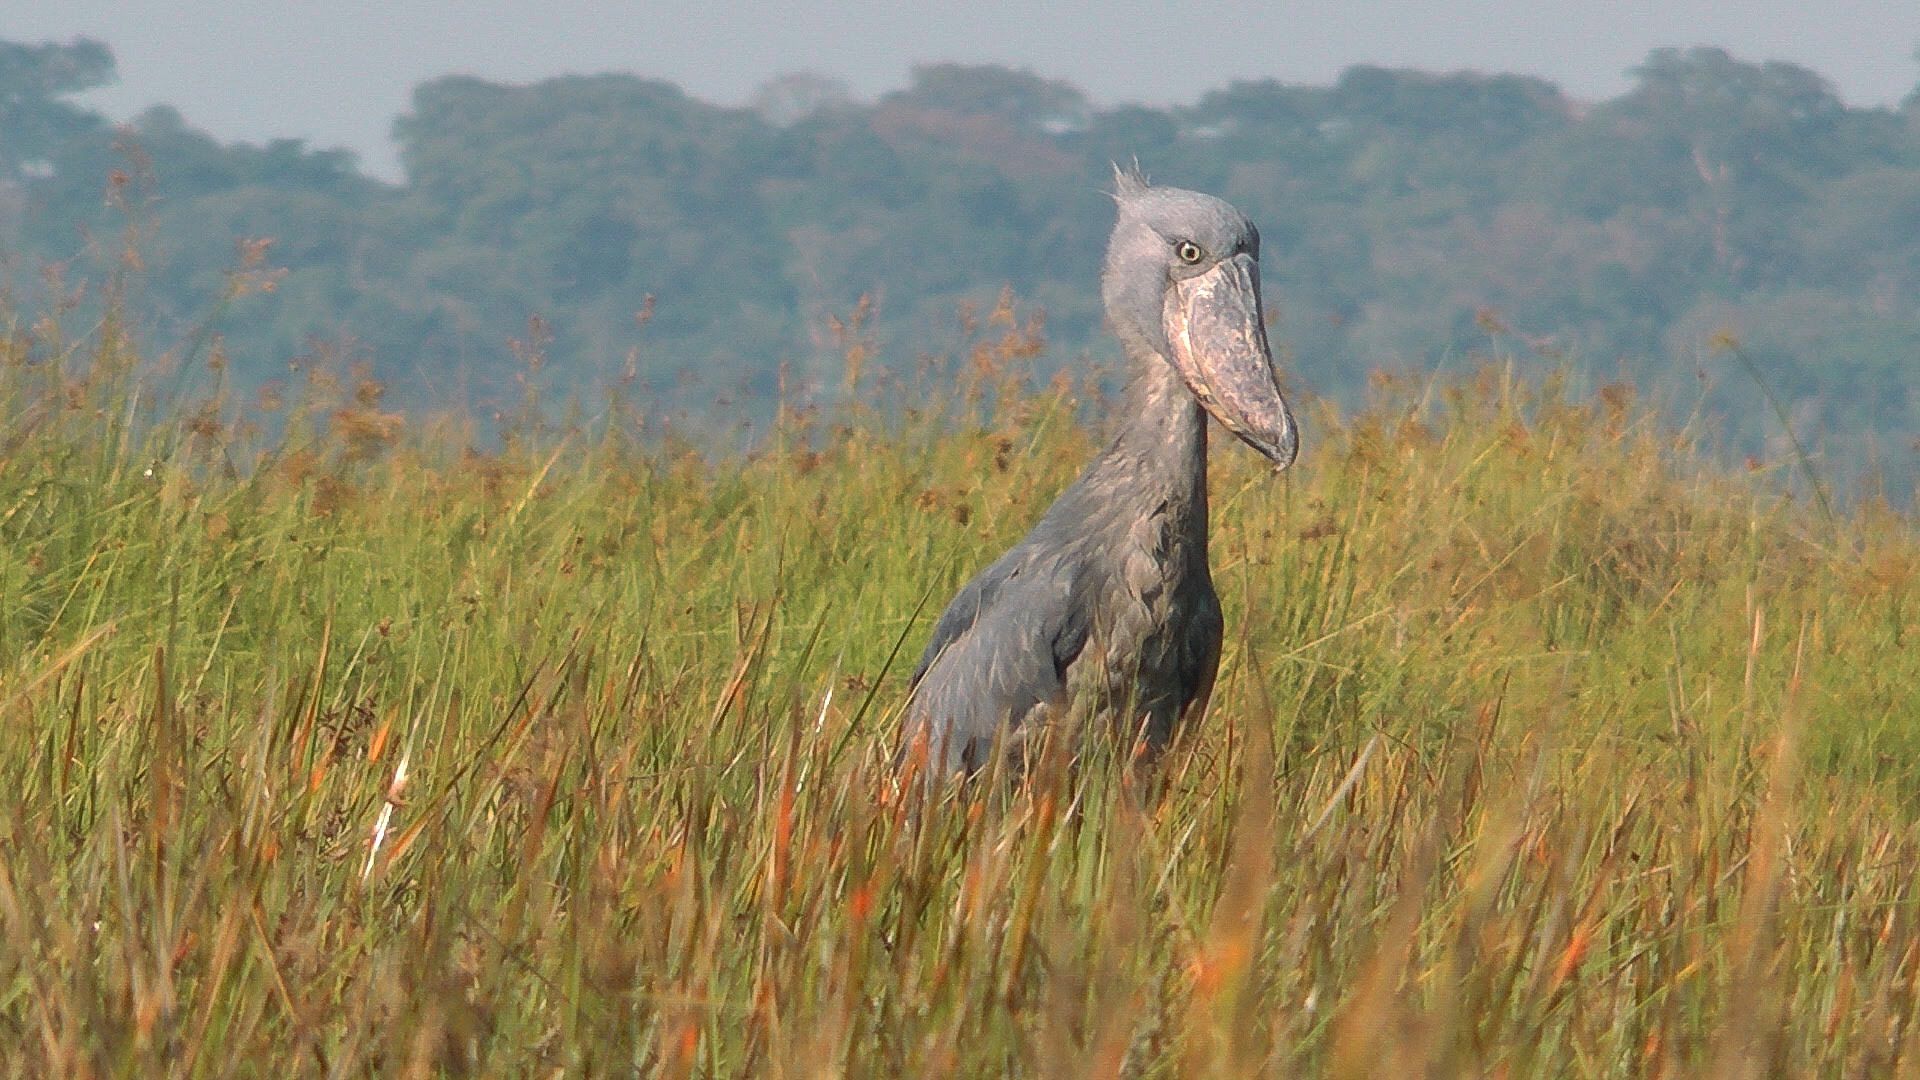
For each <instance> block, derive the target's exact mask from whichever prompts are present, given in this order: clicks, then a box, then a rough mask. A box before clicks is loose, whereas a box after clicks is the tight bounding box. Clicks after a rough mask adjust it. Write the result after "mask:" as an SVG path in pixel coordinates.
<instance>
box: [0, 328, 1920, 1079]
mask: <svg viewBox="0 0 1920 1080" xmlns="http://www.w3.org/2000/svg"><path fill="white" fill-rule="evenodd" d="M1001 314H1002V315H1004V314H1005V313H1001ZM980 333H981V336H980V338H979V339H978V341H977V344H976V347H975V348H974V350H973V353H972V355H971V356H970V358H968V360H967V361H966V362H965V363H964V364H962V365H961V368H962V372H963V374H962V375H961V376H959V377H956V378H955V379H953V380H951V381H945V382H943V381H940V380H937V379H931V378H929V379H923V380H922V381H921V382H920V383H919V384H918V385H917V386H916V387H914V388H912V390H911V393H909V391H908V390H907V389H902V388H898V387H894V388H888V387H884V386H883V387H878V388H874V387H872V386H871V383H872V380H871V379H869V380H868V383H869V386H868V388H867V389H864V390H862V389H860V388H858V387H856V388H854V389H855V390H856V393H855V395H854V396H855V400H856V401H863V402H868V403H869V404H865V405H862V404H855V405H850V406H847V407H844V408H841V409H838V410H835V411H830V412H824V413H820V412H815V413H803V412H793V411H790V412H787V413H785V414H783V416H782V418H781V420H780V422H779V424H778V427H777V428H776V430H775V431H774V432H773V433H772V434H771V435H770V436H769V438H768V439H767V440H766V441H765V443H764V444H763V445H762V448H761V449H760V450H759V451H758V452H756V453H753V454H751V455H741V456H737V457H733V458H728V459H725V460H709V459H707V458H704V457H702V456H701V455H699V454H696V453H694V452H692V451H691V450H689V449H687V448H685V447H681V446H679V445H677V444H676V443H675V442H674V441H673V440H672V439H671V438H665V439H661V438H655V437H653V436H650V435H647V433H646V432H643V431H638V430H636V429H637V427H638V425H637V424H636V423H635V422H634V421H632V420H631V418H630V417H629V415H628V414H627V413H626V412H625V411H623V410H622V409H620V408H609V409H608V410H607V411H606V412H605V413H604V414H603V415H601V416H599V417H598V418H597V419H595V420H593V421H592V422H582V423H580V424H578V425H576V426H573V427H570V428H565V429H559V430H542V429H540V428H539V426H538V425H537V424H534V423H531V422H528V421H527V420H526V418H525V417H521V418H520V420H519V421H518V422H511V423H510V424H509V426H508V429H507V435H506V438H505V440H504V448H503V449H499V450H497V451H488V452H479V451H475V450H472V449H470V446H471V444H473V442H474V436H473V434H472V432H471V430H470V425H463V424H461V423H457V422H453V421H444V420H443V421H427V420H419V419H411V420H405V419H403V418H400V417H398V416H394V415H391V414H389V413H387V412H384V411H383V410H382V406H381V403H380V396H379V391H378V388H377V387H375V386H373V385H371V384H367V383H362V382H359V381H357V380H356V379H355V378H353V377H352V376H351V375H344V376H343V375H339V374H337V373H328V372H325V371H321V372H312V373H307V374H306V375H305V376H304V380H305V385H303V386H301V387H297V388H296V389H295V390H294V391H292V392H289V393H288V394H287V395H286V396H287V398H288V400H287V401H286V402H284V403H280V402H269V403H268V404H269V406H270V407H271V408H273V409H276V410H277V411H276V412H274V413H273V414H272V416H271V420H272V423H273V425H274V426H275V428H276V429H278V430H280V431H281V432H283V433H282V434H279V435H276V436H274V437H272V438H267V437H264V436H261V435H260V434H258V433H257V432H253V431H251V430H250V426H251V425H252V424H253V423H254V422H255V421H257V420H258V419H259V417H258V416H257V415H256V413H257V410H256V409H255V408H253V407H251V406H250V407H248V408H244V409H243V408H239V407H237V406H235V405H233V404H232V403H229V402H224V401H222V400H218V399H216V400H215V401H213V402H210V403H208V404H207V405H206V406H205V407H183V408H180V409H176V410H163V411H162V412H161V413H159V414H157V415H156V414H154V413H152V412H151V411H149V410H146V409H145V408H143V406H142V398H141V391H140V390H139V389H138V387H139V383H138V382H137V381H136V380H135V379H134V378H133V376H132V375H131V374H130V372H131V371H132V370H133V368H134V367H135V366H136V362H135V359H134V356H133V352H134V350H133V348H132V346H131V345H130V344H129V342H128V340H127V338H126V336H125V335H124V334H123V332H122V331H121V330H120V329H119V328H118V327H116V326H115V325H114V324H113V323H112V322H111V321H110V320H109V322H108V323H106V324H105V325H104V326H103V327H102V328H101V329H99V330H98V331H96V332H95V333H93V334H91V335H87V336H85V337H84V338H83V339H80V340H77V341H67V342H64V343H63V342H62V341H61V340H60V339H58V338H57V336H55V335H53V334H51V333H48V332H46V331H45V330H44V328H43V329H42V330H40V331H27V330H21V331H20V332H17V333H15V334H13V335H11V336H10V338H8V339H7V343H6V344H5V345H4V346H0V349H3V350H4V351H3V352H0V417H4V427H0V727H3V730H4V733H5V736H4V741H0V785H4V791H5V795H4V796H3V797H0V851H3V854H0V1047H4V1048H5V1049H3V1050H0V1058H3V1059H4V1064H5V1067H6V1071H7V1072H8V1073H10V1074H12V1075H36V1076H50V1075H62V1076H118V1075H153V1074H171V1075H182V1076H226V1075H261V1074H269V1073H278V1074H282V1075H331V1076H356V1075H368V1076H373V1075H377V1076H434V1075H463V1074H476V1075H553V1074H571V1075H601V1074H622V1073H629V1072H633V1071H640V1072H645V1073H648V1074H654V1075H663V1076H671V1077H679V1076H734V1075H767V1076H801V1075H806V1076H814V1075H900V1076H907V1075H962V1076H1000V1075H1034V1076H1088V1077H1103V1076H1175V1075H1180V1076H1233V1077H1239V1076H1249V1075H1261V1074H1264V1075H1276V1076H1301V1075H1330V1076H1350V1077H1371V1076H1416V1075H1422V1074H1426V1075H1435V1076H1455V1075H1468V1074H1487V1075H1498V1076H1511V1077H1525V1076H1569V1075H1578V1076H1669V1077H1692V1076H1708V1075H1711V1076H1716V1077H1738V1076H1760V1075H1819V1076H1886V1075H1920V891H1917V890H1920V886H1916V884H1915V873H1914V868H1915V866H1916V860H1917V859H1920V821H1916V811H1917V810H1920V764H1916V763H1920V648H1916V647H1915V641H1914V640H1913V639H1914V638H1915V637H1916V635H1920V626H1916V624H1915V619H1916V615H1917V614H1920V532H1917V531H1916V529H1915V528H1914V525H1913V522H1912V521H1911V520H1910V519H1907V518H1903V517H1901V516H1899V515H1897V514H1895V513H1893V512H1891V511H1888V510H1887V509H1885V508H1884V507H1881V506H1877V505H1861V506H1858V507H1855V508H1853V509H1851V510H1844V511H1843V512H1841V513H1840V514H1839V516H1837V517H1835V518H1832V519H1829V518H1827V517H1825V516H1823V515H1820V514H1816V513H1813V512H1810V511H1809V510H1808V509H1807V508H1805V507H1803V506H1800V505H1796V504H1794V503H1793V502H1791V501H1789V500H1787V499H1785V498H1783V497H1781V496H1780V495H1778V494H1777V491H1778V490H1779V488H1780V487H1781V485H1780V484H1779V483H1778V482H1777V479H1776V478H1775V477H1773V476H1772V475H1770V474H1767V473H1764V472H1763V473H1759V474H1737V475H1736V474H1732V473H1727V472H1724V471H1719V470H1716V469H1715V468H1713V467H1711V466H1709V465H1707V464H1705V463H1703V462H1702V461H1701V460H1700V459H1699V457H1698V456H1697V455H1696V454H1695V453H1694V451H1693V450H1692V449H1691V447H1690V444H1689V442H1688V440H1687V439H1685V438H1684V437H1676V436H1674V435H1673V434H1672V433H1671V432H1668V431H1665V430H1663V429H1662V428H1660V427H1659V426H1658V425H1657V424H1655V423H1654V422H1653V421H1652V420H1651V419H1650V418H1649V416H1648V415H1647V414H1646V412H1645V411H1644V410H1642V409H1640V408H1639V407H1638V406H1636V404H1635V403H1634V402H1633V400H1632V397H1631V395H1630V394H1629V393H1628V392H1626V391H1625V390H1623V389H1621V388H1617V387H1615V388H1608V389H1607V390H1605V391H1602V392H1601V393H1599V394H1597V395H1594V396H1593V397H1591V398H1584V397H1583V398H1576V397H1572V396H1570V395H1568V394H1566V393H1564V392H1562V391H1560V390H1558V389H1556V388H1555V386H1554V384H1553V383H1552V381H1551V380H1547V381H1544V382H1543V381H1540V380H1521V379H1518V378H1516V377H1514V375H1513V374H1512V370H1513V367H1512V364H1511V363H1509V364H1505V365H1503V364H1499V363H1493V364H1489V365H1488V366H1486V367H1484V368H1482V369H1481V370H1480V371H1479V372H1478V373H1477V374H1475V375H1472V376H1469V377H1465V378H1462V379H1459V380H1456V381H1453V382H1448V383H1444V384H1441V385H1438V386H1431V387H1430V386H1424V385H1416V384H1410V383H1406V382H1402V381H1396V380H1393V379H1389V378H1383V379H1381V380H1380V386H1379V388H1378V399H1377V401H1376V402H1375V403H1374V404H1373V405H1372V406H1370V407H1368V408H1366V409H1364V410H1361V411H1358V412H1356V413H1352V414H1346V415H1343V414H1340V413H1337V412H1335V411H1334V410H1331V409H1328V408H1321V409H1319V410H1318V412H1317V414H1316V415H1314V416H1313V417H1311V421H1312V422H1311V423H1310V426H1309V427H1308V429H1307V433H1308V436H1309V441H1308V442H1307V444H1306V446H1305V450H1304V453H1303V455H1302V460H1301V463H1300V465H1299V466H1298V467H1297V468H1296V469H1295V470H1294V471H1293V472H1291V473H1290V474H1288V475H1287V476H1286V477H1285V478H1282V479H1278V480H1276V479H1273V478H1270V477H1269V476H1267V475H1266V474H1265V472H1264V471H1263V470H1261V469H1260V468H1259V467H1258V465H1257V462H1256V460H1255V458H1254V456H1253V455H1251V454H1249V453H1246V452H1243V451H1242V450H1241V449H1240V448H1238V447H1237V446H1235V445H1232V444H1231V443H1228V442H1226V441H1224V440H1222V441H1220V442H1219V443H1218V444H1217V445H1218V447H1219V452H1218V453H1217V454H1216V455H1215V458H1216V460H1215V464H1214V476H1213V489H1214V516H1215V540H1214V549H1213V561H1214V565H1215V574H1216V579H1217V581H1218V583H1219V586H1220V589H1221V592H1222V594H1223V599H1224V603H1225V605H1226V608H1227V624H1228V627H1229V631H1228V642H1227V646H1226V650H1225V657H1224V661H1223V667H1222V675H1221V682H1220V686H1219V688H1218V691H1217V693H1216V696H1215V699H1214V703H1213V709H1212V712H1211V714H1210V716H1209V717H1208V718H1207V720H1206V722H1205V724H1204V726H1203V727H1202V728H1201V729H1200V730H1199V731H1197V732H1196V733H1194V737H1193V738H1192V739H1191V740H1190V741H1189V742H1188V743H1187V744H1186V746H1185V747H1184V748H1183V749H1182V750H1181V751H1180V752H1179V753H1177V754H1175V755H1174V756H1173V757H1172V759H1171V760H1169V761H1168V762H1166V764H1165V766H1164V769H1163V770H1162V771H1161V772H1160V773H1159V774H1158V776H1157V777H1155V778H1151V779H1152V782H1140V781H1139V780H1138V779H1137V778H1135V777H1132V776H1130V775H1129V774H1127V773H1126V771H1125V770H1123V769H1116V768H1115V767H1114V766H1113V765H1112V763H1111V762H1109V761H1107V760H1106V759H1105V758H1104V757H1103V756H1102V755H1099V754H1095V755H1093V756H1092V759H1091V760H1090V761H1089V762H1088V763H1087V764H1086V765H1085V766H1084V767H1082V768H1080V769H1078V770H1072V771H1069V770H1062V769H1046V768H1042V769H1037V770H1035V771H1033V772H1032V773H1031V774H1030V775H1029V776H1028V777H1027V779H1026V782H1025V783H1024V785H1023V786H1022V787H1021V788H1019V789H1018V790H1011V791H1008V790H999V789H993V788H991V787H977V788H975V789H972V790H969V791H962V792H956V793H953V794H951V795H950V796H949V798H948V801H946V802H945V803H943V804H941V805H940V806H939V807H937V808H936V809H932V810H926V811H922V812H916V811H915V810H914V808H913V806H912V805H910V802H909V800H905V799H902V798H900V797H898V795H897V792H896V787H895V777H894V775H893V773H892V770H891V769H890V767H889V762H890V759H891V753H892V749H893V740H894V738H895V729H896V720H897V714H898V710H899V707H900V704H901V700H902V696H903V691H904V678H903V676H904V674H905V671H906V670H908V669H909V668H910V666H911V660H912V658H913V657H914V656H915V655H917V650H918V648H919V647H920V645H921V643H922V642H923V641H924V637H925V634H926V633H927V631H928V629H929V627H930V625H931V621H932V616H933V615H934V614H936V613H937V611H938V608H939V605H940V604H942V603H943V602H944V601H945V600H946V598H947V597H948V596H949V595H950V593H951V591H952V590H953V589H954V588H955V587H957V586H958V585H959V584H960V582H961V581H963V580H964V578H965V577H966V576H967V575H968V574H970V573H971V572H972V571H974V570H975V569H977V568H978V567H979V566H981V565H983V564H984V563H985V562H986V561H987V560H988V559H990V558H991V557H992V556H993V555H994V554H996V553H997V552H998V551H999V550H1000V549H1002V548H1003V547H1004V546H1005V545H1006V544H1008V543H1009V542H1011V541H1012V540H1013V539H1015V538H1016V537H1017V536H1018V535H1019V534H1020V533H1021V532H1022V531H1023V530H1024V529H1025V528H1026V527H1027V525H1028V524H1030V523H1031V521H1032V520H1033V519H1034V518H1035V517H1036V516H1037V515H1038V513H1039V512H1040V510H1041V509H1042V508H1043V507H1044V506H1045V504H1046V503H1047V501H1048V499H1049V498H1050V497H1051V495H1052V494H1053V493H1054V492H1056V491H1057V490H1059V489H1060V488H1061V487H1062V486H1064V485H1065V483H1067V482H1068V481H1069V480H1070V479H1071V477H1072V475H1073V474H1074V473H1075V471H1076V470H1077V468H1078V466H1079V465H1080V464H1081V463H1083V462H1084V461H1085V459H1086V458H1087V457H1088V456H1089V454H1090V453H1091V450H1092V448H1093V445H1094V443H1093V436H1092V435H1090V434H1089V432H1088V431H1086V430H1085V429H1084V428H1083V427H1082V425H1081V424H1080V423H1078V422H1077V421H1076V417H1078V416H1080V415H1082V414H1083V412H1088V411H1094V412H1097V411H1098V405H1097V403H1091V402H1090V401H1089V400H1088V398H1089V396H1090V395H1091V394H1093V391H1091V390H1089V389H1087V388H1085V387H1081V386H1076V385H1069V384H1057V385H1055V386H1053V387H1051V388H1048V389H1044V390H1033V391H1029V390H1025V389H1022V384H1021V382H1020V380H1019V379H1018V378H1017V377H1016V376H1017V373H1018V371H1019V365H1020V363H1021V362H1022V359H1023V358H1025V357H1028V356H1030V355H1031V354H1032V352H1033V351H1034V349H1035V348H1036V347H1037V346H1036V343H1035V342H1034V341H1033V340H1032V338H1031V336H1030V335H1029V334H1028V333H1027V331H1026V330H1025V329H1024V328H1022V327H1019V326H1016V325H1014V320H1013V319H1012V318H1010V317H997V318H995V319H992V320H989V321H988V322H986V323H985V324H983V326H982V328H981V331H980ZM862 355H863V356H864V355H865V354H864V353H862ZM1010 372H1011V373H1012V374H1010ZM858 378H859V375H858V372H850V375H849V383H853V382H855V381H857V380H858ZM888 399H892V400H894V401H895V404H897V403H898V402H899V401H910V402H911V403H913V404H914V405H915V408H913V409H900V408H894V407H879V406H876V405H874V404H872V403H874V402H885V401H886V400H888Z"/></svg>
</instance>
